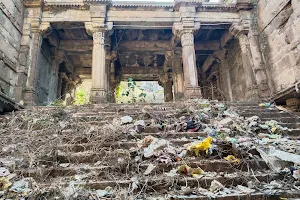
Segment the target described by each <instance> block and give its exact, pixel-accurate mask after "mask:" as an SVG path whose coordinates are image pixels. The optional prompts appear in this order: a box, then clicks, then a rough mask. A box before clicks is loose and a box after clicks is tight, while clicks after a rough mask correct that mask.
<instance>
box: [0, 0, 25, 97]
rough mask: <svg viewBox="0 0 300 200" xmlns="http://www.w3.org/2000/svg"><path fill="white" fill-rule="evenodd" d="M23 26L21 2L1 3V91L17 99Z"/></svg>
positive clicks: (19, 0)
mask: <svg viewBox="0 0 300 200" xmlns="http://www.w3.org/2000/svg"><path fill="white" fill-rule="evenodd" d="M22 26H23V5H22V3H21V0H2V1H1V2H0V89H1V92H3V93H5V94H6V95H7V96H9V97H11V98H14V97H15V88H14V86H15V84H16V82H17V66H18V56H19V50H20V43H21V36H22Z"/></svg>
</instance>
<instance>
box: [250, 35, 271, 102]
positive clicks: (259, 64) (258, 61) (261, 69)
mask: <svg viewBox="0 0 300 200" xmlns="http://www.w3.org/2000/svg"><path fill="white" fill-rule="evenodd" d="M250 33H251V34H250ZM250 33H249V34H250V36H249V43H250V49H251V53H252V57H253V72H254V75H255V78H256V81H257V85H258V90H259V97H260V98H266V97H268V96H269V95H270V89H269V85H268V79H267V73H266V69H265V63H264V61H263V57H262V53H261V50H260V47H259V46H260V45H259V39H258V32H257V31H254V30H252V31H250Z"/></svg>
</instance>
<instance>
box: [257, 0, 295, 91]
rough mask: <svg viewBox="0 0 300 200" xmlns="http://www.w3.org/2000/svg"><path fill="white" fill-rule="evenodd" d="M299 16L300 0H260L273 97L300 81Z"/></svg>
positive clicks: (264, 47)
mask: <svg viewBox="0 0 300 200" xmlns="http://www.w3.org/2000/svg"><path fill="white" fill-rule="evenodd" d="M299 15H300V0H259V1H258V21H259V23H258V25H259V30H260V36H261V37H260V39H261V48H262V50H263V56H264V58H265V62H266V65H267V72H268V75H269V80H270V83H269V84H270V85H272V87H273V88H272V89H273V91H272V93H273V94H276V93H278V92H280V91H283V90H284V89H287V88H289V87H294V84H295V83H296V82H297V81H300V34H299V33H300V17H299ZM270 78H271V79H270Z"/></svg>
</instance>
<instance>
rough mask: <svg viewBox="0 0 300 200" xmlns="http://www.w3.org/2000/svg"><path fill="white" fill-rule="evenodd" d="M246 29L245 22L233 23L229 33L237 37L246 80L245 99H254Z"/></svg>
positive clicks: (254, 86) (254, 89)
mask: <svg viewBox="0 0 300 200" xmlns="http://www.w3.org/2000/svg"><path fill="white" fill-rule="evenodd" d="M248 30H249V27H248V26H247V24H246V23H243V24H239V25H237V24H234V25H232V26H231V27H230V32H231V34H232V35H233V36H234V37H235V38H236V39H238V41H239V45H240V48H241V57H242V64H243V68H244V73H245V75H244V77H245V81H246V87H247V91H245V93H246V96H245V99H247V100H256V99H257V97H258V95H257V90H256V81H255V77H254V74H253V70H252V68H253V60H252V54H251V51H250V43H249V39H248V35H247V34H248Z"/></svg>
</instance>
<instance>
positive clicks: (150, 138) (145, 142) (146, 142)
mask: <svg viewBox="0 0 300 200" xmlns="http://www.w3.org/2000/svg"><path fill="white" fill-rule="evenodd" d="M153 139H154V137H153V136H149V135H148V136H146V137H145V138H144V139H143V140H139V141H138V142H137V146H138V148H142V147H147V146H148V145H149V144H151V142H152V141H153Z"/></svg>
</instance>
